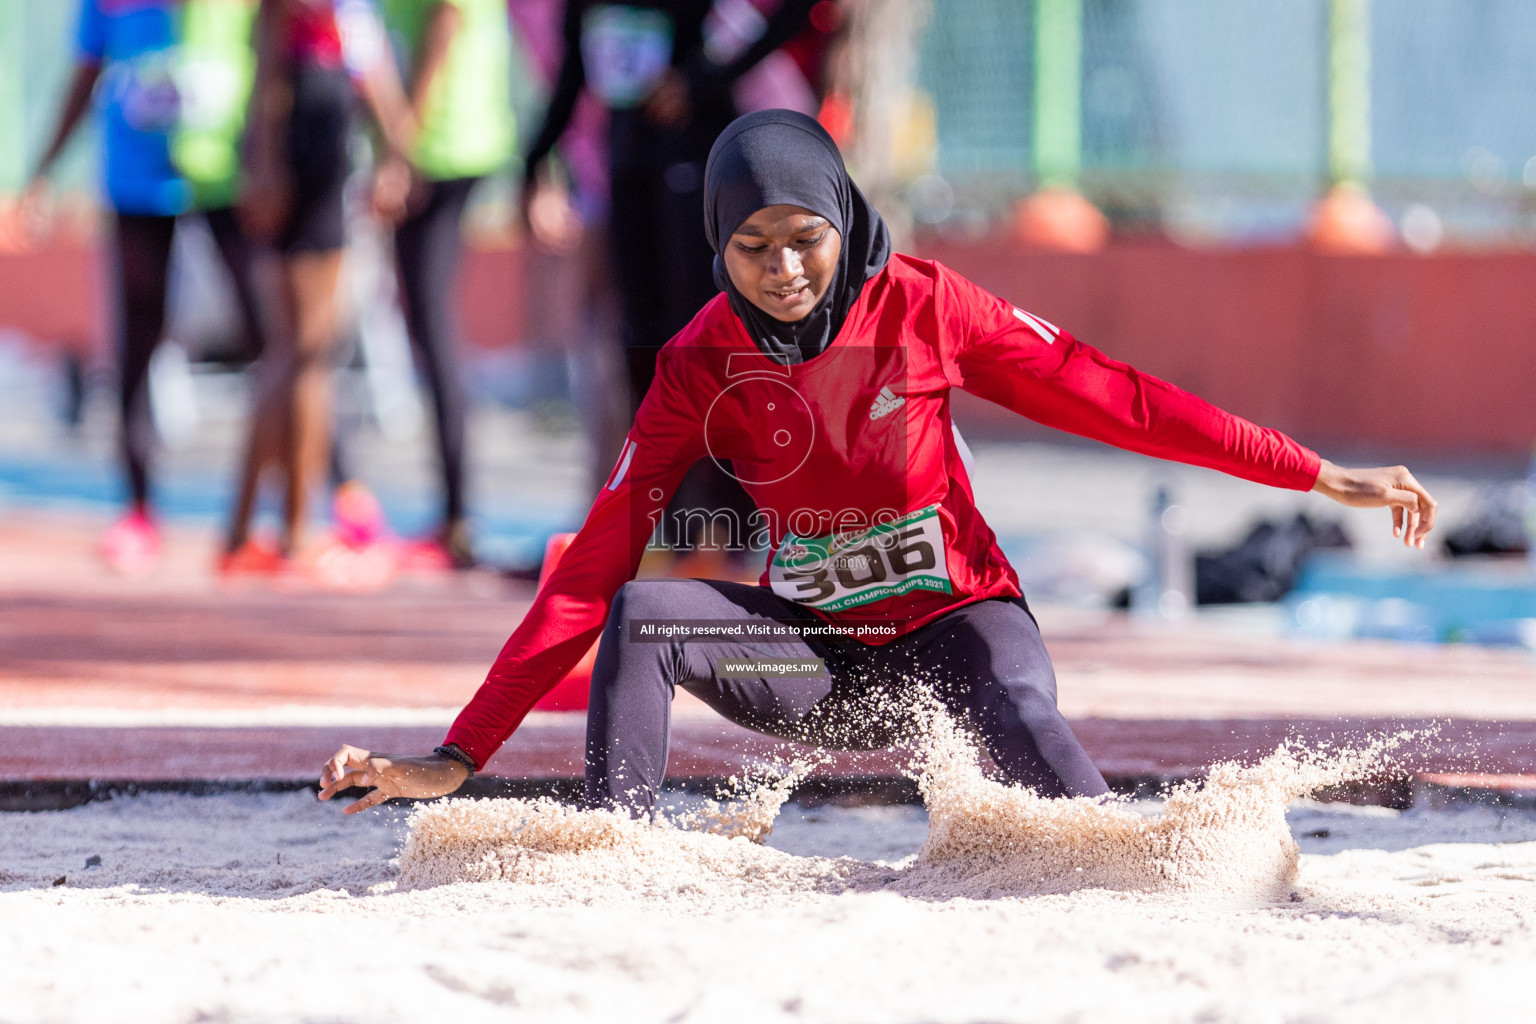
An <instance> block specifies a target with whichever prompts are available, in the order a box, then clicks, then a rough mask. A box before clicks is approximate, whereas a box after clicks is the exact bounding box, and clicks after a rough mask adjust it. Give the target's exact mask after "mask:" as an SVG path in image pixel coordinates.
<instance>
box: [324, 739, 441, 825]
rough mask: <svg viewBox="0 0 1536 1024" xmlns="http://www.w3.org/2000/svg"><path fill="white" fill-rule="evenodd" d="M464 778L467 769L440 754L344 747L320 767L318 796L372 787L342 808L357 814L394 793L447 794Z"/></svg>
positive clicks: (408, 794) (424, 796)
mask: <svg viewBox="0 0 1536 1024" xmlns="http://www.w3.org/2000/svg"><path fill="white" fill-rule="evenodd" d="M467 778H469V769H468V768H465V767H464V766H463V765H462V764H460V763H459V762H457V761H455V760H453V759H452V758H447V757H443V756H441V755H439V754H428V755H427V756H425V757H395V756H394V755H391V754H375V753H373V752H372V751H368V750H363V749H362V748H361V747H352V746H344V747H342V748H341V749H340V750H338V751H336V753H334V754H332V755H331V759H330V760H329V761H327V762H325V767H324V768H322V769H320V799H321V800H329V799H330V798H331V797H333V796H335V795H336V794H337V793H339V792H341V791H342V790H343V789H346V788H348V787H349V786H365V787H372V788H371V789H370V791H369V792H368V793H367V794H366V795H365V796H363V797H362V798H361V799H359V800H357V801H355V802H353V803H351V804H349V805H348V806H347V807H345V808H343V811H344V813H346V814H356V813H357V812H358V811H366V810H367V809H368V808H370V807H377V806H378V805H379V804H381V803H383V802H384V801H386V800H390V799H393V798H394V797H397V796H403V797H413V798H416V799H428V798H431V797H434V796H447V795H448V794H449V793H452V792H453V791H454V790H456V789H458V788H459V787H460V786H462V785H463V784H464V780H465V779H467Z"/></svg>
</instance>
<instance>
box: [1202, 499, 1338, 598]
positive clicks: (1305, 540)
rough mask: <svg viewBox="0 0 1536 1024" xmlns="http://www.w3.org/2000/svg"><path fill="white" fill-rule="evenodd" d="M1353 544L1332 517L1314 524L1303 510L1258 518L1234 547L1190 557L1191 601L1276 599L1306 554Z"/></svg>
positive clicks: (1287, 590)
mask: <svg viewBox="0 0 1536 1024" xmlns="http://www.w3.org/2000/svg"><path fill="white" fill-rule="evenodd" d="M1353 546H1354V545H1353V544H1352V543H1351V542H1350V539H1349V534H1347V533H1345V532H1344V527H1343V526H1341V525H1340V524H1339V523H1338V522H1336V521H1329V522H1324V523H1315V522H1313V521H1312V520H1311V519H1309V518H1307V516H1306V515H1305V514H1304V513H1297V515H1296V517H1295V518H1294V519H1292V520H1290V521H1289V522H1279V523H1276V522H1274V521H1272V520H1267V519H1266V520H1263V521H1261V522H1260V523H1259V524H1258V525H1257V526H1255V527H1254V528H1253V529H1252V530H1251V531H1250V532H1249V534H1248V536H1246V537H1244V538H1243V539H1242V540H1241V541H1239V542H1238V543H1237V544H1236V545H1235V546H1234V547H1231V548H1228V549H1227V550H1225V551H1218V552H1205V553H1202V554H1198V555H1196V556H1195V602H1196V603H1197V604H1238V603H1243V602H1250V601H1277V600H1279V599H1280V598H1282V597H1284V596H1285V595H1286V594H1288V593H1290V591H1291V588H1292V587H1294V586H1295V585H1296V575H1297V573H1298V572H1299V571H1300V569H1301V563H1302V562H1303V561H1304V560H1305V559H1306V557H1307V555H1309V554H1311V553H1312V552H1313V551H1318V550H1321V549H1324V548H1329V549H1348V548H1351V547H1353Z"/></svg>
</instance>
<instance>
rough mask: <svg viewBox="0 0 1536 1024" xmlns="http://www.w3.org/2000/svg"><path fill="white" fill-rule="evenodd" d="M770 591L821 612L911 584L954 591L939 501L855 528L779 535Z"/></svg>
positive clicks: (771, 565) (908, 587)
mask: <svg viewBox="0 0 1536 1024" xmlns="http://www.w3.org/2000/svg"><path fill="white" fill-rule="evenodd" d="M768 582H769V585H770V586H771V587H772V588H773V592H774V593H775V594H778V595H779V596H780V597H785V598H788V599H789V600H791V601H795V602H798V603H799V604H804V605H809V606H810V607H812V608H819V609H821V610H822V611H826V612H836V611H842V610H843V609H845V608H852V607H854V606H855V605H861V604H869V603H871V602H873V601H883V600H885V599H886V598H888V597H897V596H899V595H901V594H905V593H908V592H910V591H913V590H932V591H936V592H938V593H941V594H949V593H953V590H952V589H951V588H950V583H949V570H948V568H947V566H946V565H945V561H944V528H943V524H942V523H941V522H940V521H939V506H938V505H929V506H928V507H927V508H924V509H919V510H918V511H916V512H912V513H909V514H908V515H905V516H902V517H901V518H900V519H897V520H895V521H894V522H890V523H882V524H880V525H878V526H875V527H872V528H870V529H868V530H865V531H864V532H862V533H854V534H833V535H829V536H826V537H796V536H794V535H793V534H791V535H789V536H787V537H785V538H784V543H782V544H780V545H779V549H778V550H777V551H775V552H774V555H773V561H772V562H770V563H768Z"/></svg>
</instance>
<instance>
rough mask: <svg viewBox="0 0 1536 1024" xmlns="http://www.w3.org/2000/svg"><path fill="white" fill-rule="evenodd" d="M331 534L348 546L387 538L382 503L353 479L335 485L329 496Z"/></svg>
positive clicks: (367, 543) (358, 545)
mask: <svg viewBox="0 0 1536 1024" xmlns="http://www.w3.org/2000/svg"><path fill="white" fill-rule="evenodd" d="M331 536H332V537H334V538H335V539H336V540H337V541H339V542H341V543H342V544H345V545H346V546H347V547H349V548H357V549H361V548H366V547H368V546H369V545H372V544H377V543H379V542H380V541H383V540H387V539H388V538H389V523H388V522H387V521H386V520H385V519H384V507H383V506H382V505H380V504H379V499H378V498H375V497H374V496H373V492H372V491H370V490H369V489H368V488H367V487H364V486H363V485H362V484H360V483H358V482H357V481H356V480H348V481H347V482H346V483H344V484H342V485H341V486H340V487H338V488H336V496H335V497H334V498H332V499H331Z"/></svg>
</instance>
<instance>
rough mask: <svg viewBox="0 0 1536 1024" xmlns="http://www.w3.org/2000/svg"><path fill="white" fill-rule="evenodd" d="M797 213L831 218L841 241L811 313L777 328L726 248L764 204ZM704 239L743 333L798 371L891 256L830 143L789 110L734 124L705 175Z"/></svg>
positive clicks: (883, 233)
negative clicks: (737, 276) (736, 275)
mask: <svg viewBox="0 0 1536 1024" xmlns="http://www.w3.org/2000/svg"><path fill="white" fill-rule="evenodd" d="M779 205H787V206H800V207H804V208H805V209H807V210H810V211H811V212H812V213H815V214H817V215H818V216H821V217H825V218H826V219H827V220H828V221H829V222H830V223H831V225H832V226H833V227H834V228H836V229H837V232H838V234H839V235H841V236H842V239H843V251H842V254H841V255H840V256H839V257H838V260H837V273H836V275H835V276H834V277H833V279H832V284H831V286H830V287H828V288H827V293H826V294H825V295H823V296H822V297H821V301H820V302H819V303H817V304H816V307H815V308H814V309H812V310H811V312H810V313H808V314H806V316H805V317H804V318H802V319H800V320H797V321H794V322H793V323H786V322H784V321H783V320H777V319H775V318H773V317H771V316H769V315H768V314H767V313H764V312H763V311H762V310H760V309H758V308H757V307H756V306H754V305H752V303H751V301H750V300H749V299H747V298H746V296H744V295H742V294H741V292H739V291H737V290H736V286H735V285H734V284H732V283H731V278H730V275H729V274H727V273H726V271H725V259H724V258H723V257H722V256H721V255H720V251H721V249H722V248H723V247H724V246H725V244H726V242H728V241H729V240H730V237H731V235H732V234H733V233H734V232H735V231H736V229H737V228H738V227H740V226H741V224H742V222H743V221H745V220H746V219H747V218H748V217H750V216H752V215H753V214H754V213H756V212H757V211H758V210H761V209H762V208H763V207H765V206H779ZM704 231H705V233H706V234H707V235H708V236H709V244H710V246H711V247H712V248H713V249H714V250H715V283H716V284H717V285H719V286H720V288H721V290H722V291H724V292H725V294H726V296H727V297H728V298H729V299H730V302H731V309H733V310H734V311H735V312H736V315H737V316H738V317H740V318H741V322H742V323H743V324H744V325H745V326H746V328H747V333H748V334H749V335H751V337H752V340H753V341H754V342H756V343H757V347H758V348H759V349H761V350H762V352H763V354H764V355H766V356H768V357H769V358H770V359H776V360H778V361H779V362H781V363H799V362H804V361H805V360H807V359H810V358H811V357H813V356H817V355H820V354H821V352H822V351H823V350H825V349H826V347H827V346H828V345H830V344H831V343H832V339H833V338H835V337H837V332H838V331H839V330H841V329H842V326H843V321H844V320H845V319H847V317H848V311H849V310H850V309H852V308H853V304H854V303H855V302H857V301H858V298H859V293H860V292H861V291H863V289H864V282H866V281H868V280H869V279H870V278H871V277H873V276H874V275H875V274H878V273H879V272H880V271H881V270H882V269H883V268H884V267H885V264H886V261H888V260H889V259H890V258H891V235H890V232H889V231H887V230H886V227H885V221H883V220H881V219H880V214H878V213H877V212H875V208H874V207H873V206H871V205H870V204H869V200H867V199H865V198H864V194H863V193H862V192H860V191H859V188H858V186H857V185H855V184H854V183H853V180H852V179H851V178H849V177H848V170H847V168H845V167H844V166H843V157H842V154H840V153H839V152H838V151H837V144H836V143H835V142H833V141H832V136H830V135H828V134H827V133H826V130H825V129H824V128H822V127H821V125H819V124H817V123H816V121H815V119H813V118H810V117H806V116H805V115H804V114H799V113H796V112H795V111H792V110H762V111H758V112H757V113H755V114H747V115H745V116H743V117H738V118H737V119H736V120H734V121H732V122H731V124H730V126H729V127H727V128H726V129H725V131H723V132H721V133H720V137H719V138H718V139H716V140H715V145H714V148H713V149H711V150H710V153H709V163H708V164H707V165H706V166H705V169H704Z"/></svg>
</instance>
